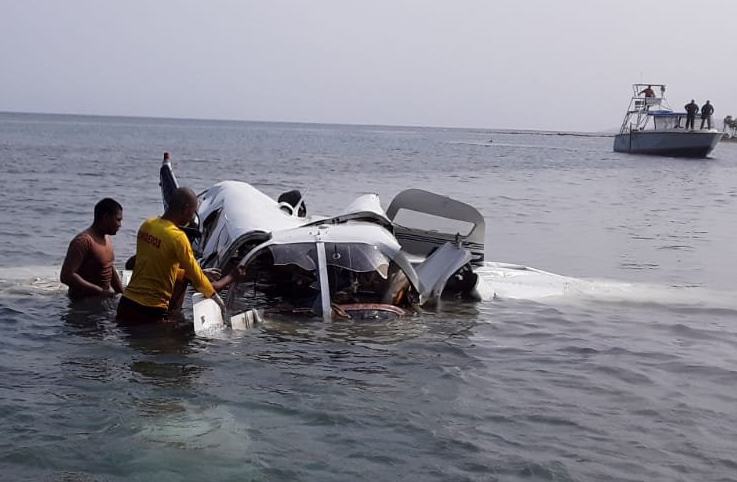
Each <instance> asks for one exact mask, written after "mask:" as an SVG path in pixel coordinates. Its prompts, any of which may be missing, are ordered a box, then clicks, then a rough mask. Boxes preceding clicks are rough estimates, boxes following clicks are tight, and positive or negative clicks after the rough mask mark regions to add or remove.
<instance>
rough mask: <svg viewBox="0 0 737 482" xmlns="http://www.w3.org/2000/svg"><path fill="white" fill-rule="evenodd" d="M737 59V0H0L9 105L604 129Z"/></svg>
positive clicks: (736, 94) (722, 97)
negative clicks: (637, 104)
mask: <svg viewBox="0 0 737 482" xmlns="http://www.w3.org/2000/svg"><path fill="white" fill-rule="evenodd" d="M736 57H737V1H735V0H691V1H686V0H654V1H645V0H643V1H632V0H529V1H524V0H505V1H500V0H444V1H440V0H435V1H433V0H361V1H358V0H231V1H228V0H207V1H205V0H200V1H193V0H119V1H113V0H63V1H62V0H0V111H19V112H52V113H82V114H103V115H134V116H157V117H158V116H161V117H186V118H209V119H243V120H266V121H297V122H324V123H352V124H389V125H429V126H458V127H485V128H511V129H547V130H579V131H599V130H607V129H615V128H617V127H618V125H619V124H620V122H621V120H622V117H623V114H624V110H625V108H626V107H627V103H628V101H629V97H630V93H631V84H632V83H635V82H654V83H666V84H668V91H667V92H666V96H667V97H668V98H669V99H670V101H671V104H672V105H673V106H674V107H677V108H681V107H682V106H683V105H684V104H685V103H686V102H688V101H689V100H690V99H691V98H692V97H693V98H695V99H696V101H697V102H699V103H700V104H701V103H703V102H704V101H705V100H706V99H707V98H708V99H710V100H711V101H712V103H713V104H714V106H715V109H716V111H715V117H716V118H717V119H721V118H722V117H724V116H725V115H727V114H732V115H733V116H734V115H737V62H736V61H735V58H736Z"/></svg>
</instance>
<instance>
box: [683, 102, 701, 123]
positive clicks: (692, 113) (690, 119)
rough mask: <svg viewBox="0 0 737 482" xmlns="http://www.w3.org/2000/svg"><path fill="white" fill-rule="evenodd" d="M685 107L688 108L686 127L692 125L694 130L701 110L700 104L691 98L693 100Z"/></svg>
mask: <svg viewBox="0 0 737 482" xmlns="http://www.w3.org/2000/svg"><path fill="white" fill-rule="evenodd" d="M683 108H684V109H686V129H688V127H689V126H691V129H692V130H693V129H694V122H695V120H696V114H697V113H698V112H699V106H698V104H697V103H696V101H694V100H693V99H691V102H689V103H688V104H686V105H685V106H683Z"/></svg>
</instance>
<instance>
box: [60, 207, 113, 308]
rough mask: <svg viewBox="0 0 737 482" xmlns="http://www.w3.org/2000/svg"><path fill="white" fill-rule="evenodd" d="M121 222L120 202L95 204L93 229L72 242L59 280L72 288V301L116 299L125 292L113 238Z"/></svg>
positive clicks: (82, 233) (91, 227)
mask: <svg viewBox="0 0 737 482" xmlns="http://www.w3.org/2000/svg"><path fill="white" fill-rule="evenodd" d="M122 222H123V207H122V206H121V205H120V204H119V203H118V202H117V201H115V200H114V199H111V198H105V199H103V200H101V201H100V202H98V203H97V204H95V210H94V220H93V221H92V226H90V227H89V228H87V229H85V230H84V231H82V232H81V233H79V234H77V235H76V236H75V237H74V239H72V241H71V242H70V243H69V248H68V249H67V255H66V258H64V264H63V265H62V267H61V274H60V275H59V279H60V281H61V282H62V283H64V284H65V285H67V286H69V297H70V298H72V299H75V298H76V299H79V298H85V297H89V296H115V294H116V293H121V292H122V291H123V285H122V283H121V282H120V278H119V277H118V272H117V271H115V266H114V262H115V252H114V251H113V242H112V240H111V239H110V236H115V233H117V232H118V229H120V226H121V224H122ZM110 288H112V291H111V290H110Z"/></svg>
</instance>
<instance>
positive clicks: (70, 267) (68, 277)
mask: <svg viewBox="0 0 737 482" xmlns="http://www.w3.org/2000/svg"><path fill="white" fill-rule="evenodd" d="M89 250H90V243H89V240H88V239H87V238H85V237H77V238H74V239H73V240H72V242H71V243H69V249H67V256H66V258H64V264H63V265H62V266H61V274H60V275H59V280H60V281H61V282H62V283H64V284H65V285H67V286H69V288H70V289H72V290H73V291H75V292H76V293H77V294H80V295H101V294H104V293H105V290H103V289H102V288H101V287H100V286H97V285H96V284H93V283H90V282H89V281H87V280H85V279H84V278H82V277H81V276H80V275H79V273H78V271H79V268H80V267H81V266H82V263H83V262H84V259H85V258H86V257H87V255H88V253H89Z"/></svg>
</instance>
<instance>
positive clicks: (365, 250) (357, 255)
mask: <svg viewBox="0 0 737 482" xmlns="http://www.w3.org/2000/svg"><path fill="white" fill-rule="evenodd" d="M325 255H326V258H327V261H326V262H327V265H328V266H336V267H338V268H343V269H347V270H350V271H355V272H357V273H369V272H373V271H376V272H377V273H378V274H379V275H381V277H382V278H384V279H386V277H387V275H388V271H389V258H388V257H386V256H385V255H384V254H383V253H382V252H381V251H379V248H378V247H377V246H373V245H370V244H346V243H325Z"/></svg>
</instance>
